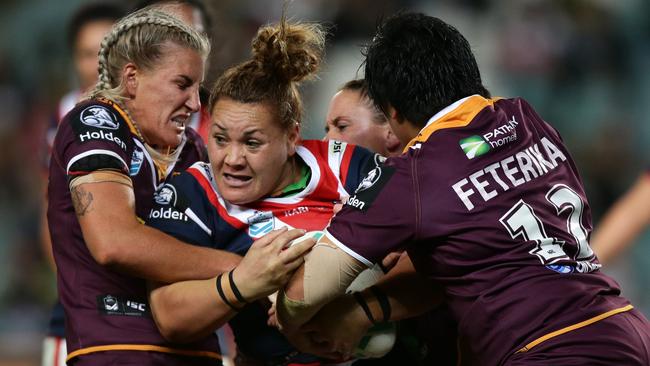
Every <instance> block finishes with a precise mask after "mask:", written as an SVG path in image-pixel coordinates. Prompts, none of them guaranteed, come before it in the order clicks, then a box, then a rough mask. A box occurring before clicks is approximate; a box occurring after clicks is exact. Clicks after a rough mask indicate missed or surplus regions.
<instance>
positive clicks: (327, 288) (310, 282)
mask: <svg viewBox="0 0 650 366" xmlns="http://www.w3.org/2000/svg"><path fill="white" fill-rule="evenodd" d="M367 267H368V264H364V263H362V262H361V261H359V260H357V259H356V258H354V257H352V256H351V255H350V254H348V253H346V252H345V251H343V250H341V249H340V248H339V247H338V246H337V245H335V244H334V243H333V241H332V240H331V239H330V238H329V237H328V236H327V235H326V236H323V237H322V238H321V239H320V240H319V241H318V243H317V244H316V245H315V246H314V247H313V248H312V251H311V253H310V254H309V255H308V256H307V257H306V258H305V264H304V265H303V266H301V267H300V268H299V269H298V270H297V271H296V273H295V274H294V276H293V277H292V278H291V280H290V281H289V283H288V284H287V286H286V287H285V288H284V289H283V290H282V291H280V292H279V294H278V300H277V303H276V307H277V309H276V311H277V313H276V314H277V318H278V322H279V324H280V327H281V328H282V330H283V332H285V333H287V334H290V333H293V332H295V331H297V330H298V329H299V328H300V327H301V326H302V325H303V324H305V323H306V322H307V321H309V320H310V319H311V318H312V317H313V316H314V315H315V314H316V313H317V312H318V311H319V310H320V309H321V307H323V305H325V304H327V303H329V302H330V301H332V300H334V299H335V298H337V297H339V296H340V295H342V294H344V293H345V290H346V289H347V288H348V286H349V285H350V284H351V283H352V281H353V280H354V279H355V278H356V277H357V275H358V274H359V273H360V272H361V271H363V270H364V269H366V268H367Z"/></svg>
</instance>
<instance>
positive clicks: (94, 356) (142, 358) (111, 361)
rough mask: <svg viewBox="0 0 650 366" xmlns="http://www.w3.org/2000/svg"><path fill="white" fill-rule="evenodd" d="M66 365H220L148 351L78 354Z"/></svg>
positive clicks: (194, 358) (218, 362)
mask: <svg viewBox="0 0 650 366" xmlns="http://www.w3.org/2000/svg"><path fill="white" fill-rule="evenodd" d="M68 365H73V366H91V365H92V366H113V365H115V366H117V365H123V366H136V365H137V366H203V365H206V366H222V363H221V361H220V360H214V359H210V358H206V357H185V356H178V355H172V354H167V353H161V352H148V351H106V352H94V353H89V354H86V355H80V356H77V357H75V358H74V359H72V360H71V361H70V362H69V363H68Z"/></svg>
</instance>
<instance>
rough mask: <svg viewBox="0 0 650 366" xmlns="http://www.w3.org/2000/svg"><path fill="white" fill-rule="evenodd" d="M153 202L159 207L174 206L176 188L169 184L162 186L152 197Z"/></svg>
mask: <svg viewBox="0 0 650 366" xmlns="http://www.w3.org/2000/svg"><path fill="white" fill-rule="evenodd" d="M153 199H154V201H156V203H157V204H159V205H169V204H172V205H175V204H176V187H174V186H173V185H171V184H169V183H165V184H163V186H162V187H160V188H159V189H158V190H157V191H156V193H154V195H153Z"/></svg>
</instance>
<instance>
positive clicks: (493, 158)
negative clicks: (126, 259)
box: [408, 96, 628, 359]
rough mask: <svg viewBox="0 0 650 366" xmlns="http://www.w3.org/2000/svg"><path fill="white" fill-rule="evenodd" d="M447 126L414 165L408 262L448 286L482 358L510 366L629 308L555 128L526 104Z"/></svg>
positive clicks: (499, 103) (479, 106) (488, 107)
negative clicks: (521, 350) (528, 350)
mask: <svg viewBox="0 0 650 366" xmlns="http://www.w3.org/2000/svg"><path fill="white" fill-rule="evenodd" d="M437 116H439V118H440V120H438V121H436V122H435V123H432V124H430V125H429V126H427V127H426V128H425V129H424V130H423V131H422V133H421V135H420V136H419V137H418V140H419V141H418V142H416V144H415V145H413V146H412V148H411V149H410V151H409V153H408V155H409V157H410V158H408V160H409V161H410V162H411V163H412V164H413V170H414V172H415V174H416V176H417V177H418V178H417V187H416V189H415V191H416V195H417V196H418V197H420V201H419V202H420V207H416V209H419V210H420V212H419V214H418V217H420V218H421V221H420V222H419V223H418V224H416V225H418V228H419V232H418V233H417V234H416V235H417V239H416V240H417V242H416V244H415V245H413V246H411V248H410V254H411V258H412V259H413V261H414V264H415V265H416V268H418V269H419V270H423V271H425V272H427V273H428V274H429V275H430V276H432V277H433V278H436V279H438V280H440V281H441V282H442V283H443V284H444V285H445V286H446V291H447V294H448V298H449V304H450V307H451V308H452V311H453V312H454V314H455V316H456V317H457V318H458V320H459V322H460V324H459V327H460V331H461V333H463V334H465V335H466V336H467V337H468V339H467V340H466V342H467V343H468V344H469V345H470V347H471V348H472V349H473V350H474V351H476V352H479V353H480V354H483V355H486V354H490V355H494V356H495V358H496V359H498V357H505V356H506V355H507V353H508V352H514V351H513V350H512V346H513V345H520V346H523V345H525V344H527V343H529V342H531V341H533V340H534V339H537V338H538V337H541V336H544V335H545V334H548V333H551V332H553V331H557V330H560V329H563V328H565V327H569V326H571V325H574V324H575V323H578V322H581V321H584V320H586V319H589V318H592V317H594V316H597V315H600V314H602V313H605V312H607V311H610V310H612V309H615V308H621V307H624V306H626V305H627V304H628V303H627V301H626V300H625V299H623V298H620V297H617V295H618V294H619V292H620V291H619V289H618V286H617V284H616V283H615V282H614V281H613V280H611V279H610V278H608V277H606V276H604V275H603V274H601V273H600V272H599V271H598V268H600V265H599V264H598V262H597V260H596V259H595V256H594V254H593V252H592V251H591V249H590V248H589V245H588V242H587V238H588V235H589V232H590V231H591V213H590V209H589V205H588V202H587V199H586V195H585V192H584V189H583V185H582V182H581V180H580V178H579V175H578V172H577V169H576V167H575V165H574V163H573V161H572V160H571V157H570V155H569V153H568V151H567V150H566V148H565V147H564V144H563V143H562V140H561V138H560V137H559V135H558V133H557V132H556V131H555V130H554V129H553V128H552V127H551V126H549V125H548V124H547V123H545V122H544V121H543V120H542V119H541V118H540V117H539V116H538V115H537V114H536V113H535V112H534V111H533V110H532V109H531V107H530V106H529V105H528V104H527V103H526V102H525V101H523V100H521V99H494V100H487V99H484V98H482V97H479V96H472V97H469V98H467V99H464V100H462V101H461V102H460V103H457V105H456V106H455V108H451V109H449V110H447V111H443V113H441V114H439V115H437ZM434 119H435V117H434ZM441 121H442V122H443V123H441ZM609 295H611V296H609ZM497 355H499V356H498V357H496V356H497Z"/></svg>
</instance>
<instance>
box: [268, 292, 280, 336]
mask: <svg viewBox="0 0 650 366" xmlns="http://www.w3.org/2000/svg"><path fill="white" fill-rule="evenodd" d="M277 299H278V293H277V292H274V293H272V294H270V295H269V301H270V302H271V307H270V308H269V310H268V311H267V312H266V315H268V316H269V318H268V319H267V320H266V325H268V326H269V327H275V328H278V329H280V323H279V322H278V317H277V316H276V314H275V302H276V301H277Z"/></svg>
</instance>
